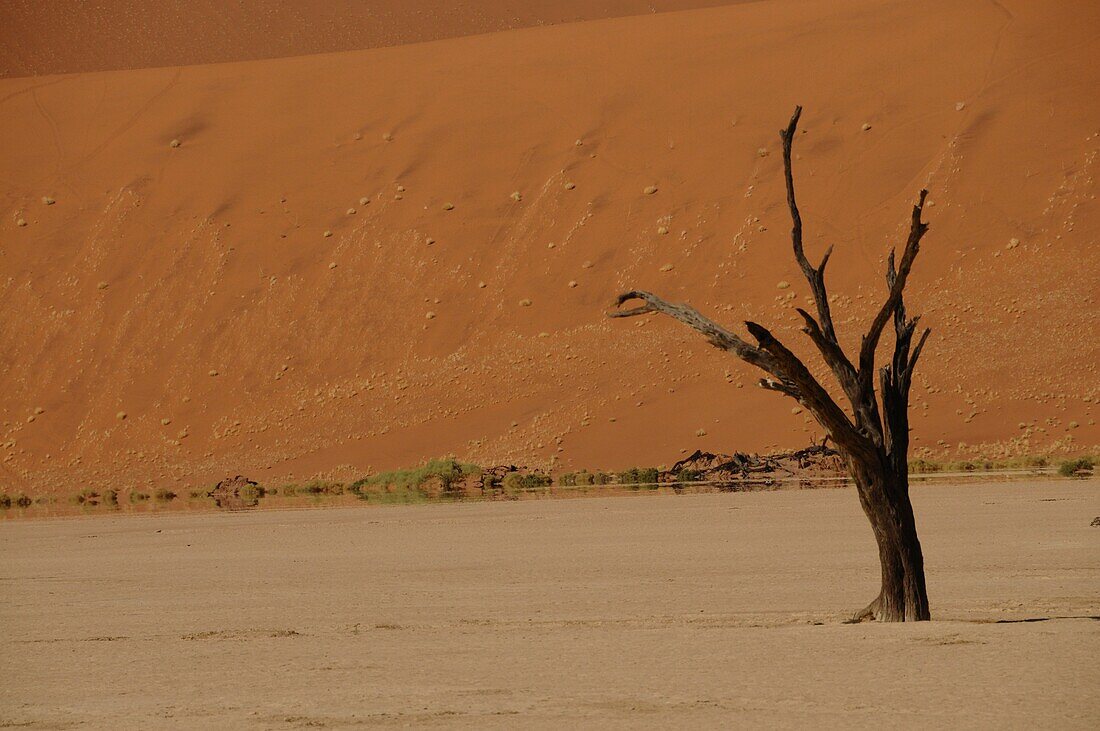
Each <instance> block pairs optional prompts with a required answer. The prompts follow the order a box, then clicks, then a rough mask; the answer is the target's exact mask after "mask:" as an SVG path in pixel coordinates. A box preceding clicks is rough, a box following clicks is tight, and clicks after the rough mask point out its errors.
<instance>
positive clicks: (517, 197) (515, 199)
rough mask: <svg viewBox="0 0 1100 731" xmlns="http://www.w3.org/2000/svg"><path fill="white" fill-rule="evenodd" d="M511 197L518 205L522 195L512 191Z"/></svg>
mask: <svg viewBox="0 0 1100 731" xmlns="http://www.w3.org/2000/svg"><path fill="white" fill-rule="evenodd" d="M511 197H512V200H514V201H515V202H516V203H519V202H520V201H521V200H523V193H520V192H519V191H518V190H513V191H512V196H511Z"/></svg>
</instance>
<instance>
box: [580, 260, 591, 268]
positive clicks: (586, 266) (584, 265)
mask: <svg viewBox="0 0 1100 731" xmlns="http://www.w3.org/2000/svg"><path fill="white" fill-rule="evenodd" d="M581 267H582V268H584V269H591V268H592V262H590V261H586V262H585V263H583V264H581Z"/></svg>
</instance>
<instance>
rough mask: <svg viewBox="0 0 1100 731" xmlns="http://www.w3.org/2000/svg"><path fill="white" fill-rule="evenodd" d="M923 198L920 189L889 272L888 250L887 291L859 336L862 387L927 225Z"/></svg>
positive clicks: (899, 300) (923, 195)
mask: <svg viewBox="0 0 1100 731" xmlns="http://www.w3.org/2000/svg"><path fill="white" fill-rule="evenodd" d="M927 197H928V191H927V190H922V191H921V192H920V198H919V199H918V201H917V204H916V205H915V206H913V215H912V218H911V220H910V224H909V238H908V239H907V240H906V242H905V250H904V251H903V252H902V255H901V263H900V264H899V265H898V268H897V272H896V273H895V272H894V271H893V270H894V253H893V252H890V260H889V263H888V265H887V275H886V278H887V281H888V282H889V285H890V293H889V295H888V296H887V297H886V301H885V302H884V303H883V304H882V308H881V309H880V310H879V311H878V314H877V315H875V319H874V320H872V321H871V327H870V328H868V330H867V334H866V335H864V336H863V342H862V344H861V346H860V349H859V376H860V380H861V381H862V382H863V385H865V386H870V383H871V375H872V373H873V372H874V369H875V350H877V349H878V341H879V338H880V337H881V336H882V330H883V328H884V327H886V323H887V321H889V319H890V318H891V317H892V316H893V315H894V313H895V310H896V309H897V308H898V306H899V305H900V304H901V295H902V290H904V289H905V282H906V280H907V279H908V278H909V270H910V269H912V268H913V260H915V259H916V258H917V252H919V251H920V240H921V237H923V236H924V233H925V232H926V231H927V230H928V224H926V223H924V222H923V221H921V213H922V212H923V211H924V200H925V198H927ZM903 316H904V315H903Z"/></svg>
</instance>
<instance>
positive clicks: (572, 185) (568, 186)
mask: <svg viewBox="0 0 1100 731" xmlns="http://www.w3.org/2000/svg"><path fill="white" fill-rule="evenodd" d="M576 187H577V184H576V183H574V182H568V183H566V184H565V189H566V190H573V189H574V188H576Z"/></svg>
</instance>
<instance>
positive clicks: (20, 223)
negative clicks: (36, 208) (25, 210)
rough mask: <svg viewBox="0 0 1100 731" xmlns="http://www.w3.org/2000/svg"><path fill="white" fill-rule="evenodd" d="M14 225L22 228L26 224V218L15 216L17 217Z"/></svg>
mask: <svg viewBox="0 0 1100 731" xmlns="http://www.w3.org/2000/svg"><path fill="white" fill-rule="evenodd" d="M15 225H16V226H19V227H20V228H22V227H23V226H26V225H27V219H25V218H17V219H15Z"/></svg>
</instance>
